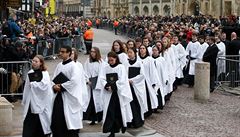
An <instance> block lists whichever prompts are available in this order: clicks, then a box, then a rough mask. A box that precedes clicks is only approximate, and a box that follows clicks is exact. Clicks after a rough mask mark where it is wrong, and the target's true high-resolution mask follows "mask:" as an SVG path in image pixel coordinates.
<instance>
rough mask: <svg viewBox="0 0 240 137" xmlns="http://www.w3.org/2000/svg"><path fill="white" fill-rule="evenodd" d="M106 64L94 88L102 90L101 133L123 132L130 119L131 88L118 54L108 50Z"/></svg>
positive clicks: (113, 133)
mask: <svg viewBox="0 0 240 137" xmlns="http://www.w3.org/2000/svg"><path fill="white" fill-rule="evenodd" d="M107 57H108V64H109V65H104V66H103V68H102V69H101V72H100V75H99V77H98V83H97V85H96V89H100V90H101V91H102V100H103V104H104V105H103V133H108V132H110V133H111V134H110V135H109V137H114V136H115V133H117V132H120V130H122V133H125V131H126V127H127V123H128V122H131V121H132V118H133V116H132V112H131V106H130V102H131V101H132V99H133V98H132V94H131V89H130V86H129V82H128V77H127V73H126V69H125V67H124V65H122V64H120V61H119V59H118V55H117V54H116V53H115V52H112V51H111V52H109V53H108V55H107Z"/></svg>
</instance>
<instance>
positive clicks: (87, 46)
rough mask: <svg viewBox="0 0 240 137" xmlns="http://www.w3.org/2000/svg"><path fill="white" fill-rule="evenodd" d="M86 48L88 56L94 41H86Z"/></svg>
mask: <svg viewBox="0 0 240 137" xmlns="http://www.w3.org/2000/svg"><path fill="white" fill-rule="evenodd" d="M84 43H85V46H86V50H87V54H90V51H91V49H92V41H89V40H88V41H85V42H84Z"/></svg>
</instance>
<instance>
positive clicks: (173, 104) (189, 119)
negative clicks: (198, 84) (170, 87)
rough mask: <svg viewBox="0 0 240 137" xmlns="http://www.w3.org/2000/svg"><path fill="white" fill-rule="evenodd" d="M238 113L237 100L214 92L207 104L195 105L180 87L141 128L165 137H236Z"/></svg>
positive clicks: (190, 93) (239, 126) (239, 129)
mask: <svg viewBox="0 0 240 137" xmlns="http://www.w3.org/2000/svg"><path fill="white" fill-rule="evenodd" d="M239 109H240V98H239V96H235V95H231V94H223V93H222V92H220V91H214V92H213V93H212V94H211V97H210V100H209V101H208V102H207V103H198V102H196V101H195V100H194V99H193V89H192V88H186V87H184V86H181V87H179V88H178V90H177V91H176V92H174V93H173V95H172V98H171V100H170V101H169V102H168V103H167V104H166V106H165V108H164V109H163V110H162V111H161V112H160V114H155V115H153V116H152V117H150V118H149V119H147V120H146V124H145V125H146V126H148V127H151V128H153V129H155V130H157V132H159V133H161V134H162V135H164V136H166V137H240V116H239V113H240V111H239Z"/></svg>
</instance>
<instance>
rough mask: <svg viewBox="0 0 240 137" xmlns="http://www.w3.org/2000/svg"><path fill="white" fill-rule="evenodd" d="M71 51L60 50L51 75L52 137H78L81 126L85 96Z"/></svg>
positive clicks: (64, 48) (67, 48) (81, 80)
mask: <svg viewBox="0 0 240 137" xmlns="http://www.w3.org/2000/svg"><path fill="white" fill-rule="evenodd" d="M71 53H72V49H71V47H69V46H62V47H61V48H60V57H61V58H62V59H63V62H61V63H59V64H58V65H57V67H56V69H55V72H54V75H53V81H54V85H53V90H54V93H55V98H54V104H53V114H52V124H51V129H52V133H53V137H78V136H79V135H78V133H79V129H81V128H82V127H83V125H82V115H83V110H84V109H83V106H84V103H85V102H84V100H83V96H84V95H86V93H84V92H85V91H84V90H82V86H84V85H85V86H86V83H84V82H83V81H84V79H81V74H83V73H82V72H80V70H79V69H78V67H77V65H76V63H75V62H73V61H72V60H71V58H70V56H71Z"/></svg>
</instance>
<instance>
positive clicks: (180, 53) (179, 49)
mask: <svg viewBox="0 0 240 137" xmlns="http://www.w3.org/2000/svg"><path fill="white" fill-rule="evenodd" d="M171 47H173V49H174V54H175V62H176V72H175V77H176V80H175V82H174V87H175V88H177V86H178V85H181V82H182V79H183V68H184V67H185V66H186V63H187V58H186V56H187V53H186V50H185V49H184V47H183V46H182V44H181V43H179V40H178V36H177V35H174V36H173V44H172V46H171Z"/></svg>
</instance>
